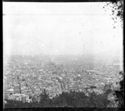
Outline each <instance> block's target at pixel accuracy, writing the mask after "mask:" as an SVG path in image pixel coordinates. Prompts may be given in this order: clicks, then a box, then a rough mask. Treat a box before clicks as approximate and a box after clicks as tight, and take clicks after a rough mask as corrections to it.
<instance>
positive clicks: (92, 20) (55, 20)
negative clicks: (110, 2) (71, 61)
mask: <svg viewBox="0 0 125 111" xmlns="http://www.w3.org/2000/svg"><path fill="white" fill-rule="evenodd" d="M103 5H104V3H14V2H13V3H7V2H6V3H3V13H4V16H3V40H4V41H3V45H4V54H24V55H25V54H26V55H34V54H49V55H51V54H52V55H61V54H63V55H65V54H66V55H69V54H70V55H72V54H73V55H87V54H93V55H98V54H99V55H103V56H104V55H111V56H114V55H116V56H118V55H119V54H121V52H122V36H123V35H122V28H121V27H120V25H119V24H118V26H117V28H116V29H113V20H112V19H111V16H110V12H111V10H110V9H109V12H107V11H105V10H104V9H103V8H102V6H103Z"/></svg>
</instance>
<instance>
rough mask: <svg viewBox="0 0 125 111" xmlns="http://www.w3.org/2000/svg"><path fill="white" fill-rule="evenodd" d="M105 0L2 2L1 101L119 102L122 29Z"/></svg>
mask: <svg viewBox="0 0 125 111" xmlns="http://www.w3.org/2000/svg"><path fill="white" fill-rule="evenodd" d="M103 6H104V3H101V2H100V3H67V4H65V3H53V4H51V3H39V4H38V3H34V4H33V3H9V2H6V3H3V13H4V16H3V106H4V108H34V107H40V108H41V107H101V108H106V107H118V106H119V104H121V103H120V102H121V101H122V100H121V101H119V100H118V98H117V97H116V95H115V91H119V90H120V81H121V80H122V79H123V46H122V45H123V43H122V42H123V40H122V39H123V35H122V26H121V22H120V21H119V18H118V22H117V23H116V24H115V25H117V27H116V28H113V25H114V22H113V20H112V18H111V15H110V12H111V9H109V11H105V10H104V9H103V8H102V7H103Z"/></svg>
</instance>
